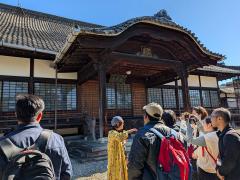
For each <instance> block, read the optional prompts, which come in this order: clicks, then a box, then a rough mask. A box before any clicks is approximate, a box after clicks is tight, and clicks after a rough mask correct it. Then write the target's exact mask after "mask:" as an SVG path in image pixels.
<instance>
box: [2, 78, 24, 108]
mask: <svg viewBox="0 0 240 180" xmlns="http://www.w3.org/2000/svg"><path fill="white" fill-rule="evenodd" d="M2 83H3V84H2V88H1V89H2V92H1V94H2V111H3V112H9V111H15V104H16V95H18V94H21V93H28V83H27V82H14V81H3V82H2Z"/></svg>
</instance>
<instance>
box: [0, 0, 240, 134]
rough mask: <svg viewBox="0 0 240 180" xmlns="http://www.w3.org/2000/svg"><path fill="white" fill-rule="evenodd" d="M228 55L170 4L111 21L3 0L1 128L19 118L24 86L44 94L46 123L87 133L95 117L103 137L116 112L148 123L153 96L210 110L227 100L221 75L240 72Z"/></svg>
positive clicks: (166, 103) (182, 107) (130, 122)
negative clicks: (171, 11) (182, 21)
mask: <svg viewBox="0 0 240 180" xmlns="http://www.w3.org/2000/svg"><path fill="white" fill-rule="evenodd" d="M224 58H225V57H224V56H223V55H221V54H218V53H214V52H211V51H210V50H208V49H207V48H206V47H204V45H203V44H202V43H201V42H200V41H199V40H198V38H197V37H196V35H195V34H194V33H192V32H191V31H190V30H188V29H186V28H184V27H182V26H181V25H178V24H177V23H175V22H174V21H173V20H172V19H171V17H170V16H169V15H168V14H167V12H166V11H165V10H161V11H159V12H158V13H157V14H155V15H154V16H144V17H137V18H133V19H130V20H128V21H126V22H123V23H121V24H118V25H116V26H111V27H105V26H102V25H96V24H92V23H88V22H81V21H77V20H72V19H67V18H63V17H58V16H54V15H50V14H45V13H41V12H36V11H32V10H27V9H23V8H20V7H15V6H10V5H6V4H0V130H1V132H4V131H6V130H8V129H11V128H13V127H14V126H15V124H16V119H15V116H14V109H15V96H16V95H17V94H18V93H32V94H36V95H39V96H40V97H42V98H43V99H44V101H45V103H46V108H45V113H44V119H43V120H42V124H43V126H44V127H48V128H54V129H56V130H57V129H58V130H60V129H61V130H62V131H60V132H61V133H66V132H69V131H70V132H71V133H84V127H85V125H86V123H88V122H86V119H88V120H89V121H90V119H96V124H97V129H96V131H97V133H98V135H99V136H100V137H102V136H104V135H106V134H107V131H108V128H109V120H110V119H111V118H112V116H114V115H121V116H123V117H124V118H125V119H126V124H127V127H134V126H141V123H142V113H143V111H142V107H143V106H144V105H145V104H147V103H148V102H157V103H159V104H161V105H162V107H163V108H164V109H172V110H174V111H176V112H177V113H181V112H183V111H190V110H191V107H193V106H198V105H202V106H204V107H206V108H207V109H208V110H209V111H211V110H212V109H214V108H216V107H220V106H223V105H226V103H222V104H221V102H222V101H221V99H220V94H221V93H222V91H220V88H219V85H218V81H221V80H225V79H229V78H233V77H238V78H239V76H240V70H239V69H236V68H234V67H226V66H220V65H218V63H219V62H221V61H222V60H223V59H224ZM238 107H239V106H238ZM67 130H69V131H67Z"/></svg>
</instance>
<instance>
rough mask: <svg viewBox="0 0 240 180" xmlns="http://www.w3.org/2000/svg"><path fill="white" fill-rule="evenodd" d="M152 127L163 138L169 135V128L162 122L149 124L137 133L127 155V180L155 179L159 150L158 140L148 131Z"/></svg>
mask: <svg viewBox="0 0 240 180" xmlns="http://www.w3.org/2000/svg"><path fill="white" fill-rule="evenodd" d="M152 127H154V128H156V129H157V130H159V131H160V132H161V133H162V134H163V135H164V136H167V135H170V128H168V127H167V126H165V125H164V124H163V123H162V122H149V123H148V124H147V125H145V126H144V127H143V128H142V129H140V130H139V131H138V133H137V134H136V135H135V137H134V139H133V144H132V147H131V151H130V154H129V163H128V178H129V180H141V179H143V180H154V179H156V165H157V155H158V152H159V148H160V139H159V138H157V136H156V135H155V134H153V133H152V132H150V131H149V129H150V128H152Z"/></svg>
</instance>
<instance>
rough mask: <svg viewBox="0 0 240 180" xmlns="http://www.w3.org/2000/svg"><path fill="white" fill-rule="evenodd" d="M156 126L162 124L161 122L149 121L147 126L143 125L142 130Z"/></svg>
mask: <svg viewBox="0 0 240 180" xmlns="http://www.w3.org/2000/svg"><path fill="white" fill-rule="evenodd" d="M156 124H163V122H162V121H149V122H148V123H147V124H145V125H144V129H150V128H152V127H154V126H155V125H156Z"/></svg>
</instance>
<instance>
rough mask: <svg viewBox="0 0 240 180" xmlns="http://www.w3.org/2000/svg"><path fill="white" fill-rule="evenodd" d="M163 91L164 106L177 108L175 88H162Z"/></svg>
mask: <svg viewBox="0 0 240 180" xmlns="http://www.w3.org/2000/svg"><path fill="white" fill-rule="evenodd" d="M162 93H163V103H164V108H176V107H177V106H176V96H175V89H170V88H164V89H162Z"/></svg>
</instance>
